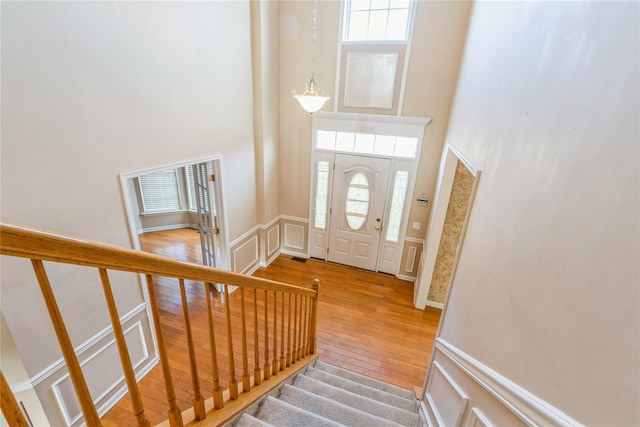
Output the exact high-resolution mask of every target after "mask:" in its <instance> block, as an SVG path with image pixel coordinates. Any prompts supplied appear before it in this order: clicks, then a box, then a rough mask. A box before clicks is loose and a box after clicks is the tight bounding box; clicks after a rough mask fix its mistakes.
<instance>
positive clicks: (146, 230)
mask: <svg viewBox="0 0 640 427" xmlns="http://www.w3.org/2000/svg"><path fill="white" fill-rule="evenodd" d="M180 228H193V229H195V230H197V229H198V225H197V224H171V225H163V226H161V227H148V228H141V229H139V230H138V234H144V233H151V232H154V231H165V230H178V229H180Z"/></svg>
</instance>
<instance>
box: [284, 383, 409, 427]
mask: <svg viewBox="0 0 640 427" xmlns="http://www.w3.org/2000/svg"><path fill="white" fill-rule="evenodd" d="M293 385H295V386H296V387H298V388H301V389H303V390H306V391H308V392H310V393H313V394H316V395H319V396H323V397H326V398H329V399H333V400H335V401H337V402H341V403H343V404H345V405H348V406H351V407H352V408H355V409H359V410H361V411H364V412H368V413H370V414H372V415H376V416H378V417H380V418H384V419H387V420H389V421H393V422H396V423H398V424H401V425H404V426H419V425H420V416H419V415H418V414H417V413H416V412H415V411H413V412H412V411H408V410H406V409H401V408H398V407H396V406H392V405H388V404H386V403H382V402H380V401H378V400H373V399H370V398H368V397H364V396H360V395H358V394H356V393H352V392H350V391H346V390H343V389H341V388H338V387H335V386H332V385H330V384H327V383H323V382H321V381H318V380H316V379H313V378H311V377H308V376H306V375H302V374H299V375H297V376H296V379H295V381H294V382H293Z"/></svg>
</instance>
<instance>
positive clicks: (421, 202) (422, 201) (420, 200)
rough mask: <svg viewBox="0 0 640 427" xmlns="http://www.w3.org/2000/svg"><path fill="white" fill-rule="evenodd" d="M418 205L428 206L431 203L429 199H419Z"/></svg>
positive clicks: (417, 200)
mask: <svg viewBox="0 0 640 427" xmlns="http://www.w3.org/2000/svg"><path fill="white" fill-rule="evenodd" d="M416 203H417V204H418V206H427V204H428V203H429V199H427V198H426V197H418V198H417V199H416Z"/></svg>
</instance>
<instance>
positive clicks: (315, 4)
mask: <svg viewBox="0 0 640 427" xmlns="http://www.w3.org/2000/svg"><path fill="white" fill-rule="evenodd" d="M317 14H318V0H313V44H312V48H311V79H312V80H314V81H315V73H316V20H317Z"/></svg>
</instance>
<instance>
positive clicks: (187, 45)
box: [1, 1, 256, 377]
mask: <svg viewBox="0 0 640 427" xmlns="http://www.w3.org/2000/svg"><path fill="white" fill-rule="evenodd" d="M215 154H222V155H223V162H224V173H225V179H224V182H225V196H226V200H225V204H226V206H227V213H228V215H229V217H230V218H233V221H230V223H229V238H230V239H234V238H237V237H238V236H240V235H242V234H243V233H244V232H245V231H246V230H248V229H250V228H251V227H254V226H255V225H256V200H255V185H256V179H255V171H254V170H255V167H254V146H253V111H252V82H251V50H250V19H249V3H248V2H237V1H215V2H2V159H1V162H2V164H1V166H2V172H1V173H2V176H1V178H2V184H1V185H2V188H1V190H2V211H1V214H2V220H3V221H6V222H13V223H19V224H24V225H27V226H32V227H38V228H42V229H46V230H51V231H55V232H62V233H65V234H70V235H74V236H80V237H83V238H88V239H92V240H98V241H103V242H107V243H112V244H116V245H120V246H130V238H129V236H128V232H127V224H126V218H125V213H124V208H123V202H122V200H121V190H120V187H119V181H118V175H119V174H120V173H123V172H130V171H135V170H141V169H144V168H149V167H154V166H160V165H164V164H170V163H176V162H179V161H184V160H189V159H195V158H202V157H207V156H212V155H215ZM2 267H3V268H2V312H3V314H4V315H5V317H6V320H7V324H8V326H9V328H10V330H11V332H12V334H13V336H14V339H15V343H16V347H17V349H18V351H19V352H20V355H21V357H22V358H23V361H24V365H25V368H26V370H27V372H28V374H29V375H30V376H31V377H33V376H34V375H36V374H38V373H41V372H42V371H43V370H45V369H47V368H48V367H50V366H51V364H52V363H53V362H54V361H56V360H58V358H59V357H60V352H59V350H57V343H56V342H55V338H54V335H53V332H52V329H51V327H50V326H48V321H46V320H45V319H43V316H46V314H45V313H46V311H45V309H44V305H43V303H42V301H41V300H42V298H41V296H40V295H39V291H37V285H36V282H35V280H34V276H33V272H32V271H31V268H30V265H29V263H28V262H22V261H15V260H8V261H7V260H3V263H2ZM53 279H54V280H53V281H54V289H55V291H56V293H57V295H58V297H59V300H60V303H61V309H62V311H63V314H64V315H66V316H67V319H68V326H69V327H70V333H71V337H72V340H73V342H74V345H80V344H81V343H83V342H85V341H86V340H88V339H89V338H90V337H92V336H94V335H95V334H96V333H97V332H98V331H100V330H102V328H104V327H105V326H106V325H107V323H108V316H107V313H106V310H105V307H104V303H103V301H102V300H101V299H100V298H95V297H93V295H101V294H102V291H101V289H100V285H99V282H98V276H97V272H81V273H70V272H68V271H66V270H61V269H56V268H54V272H53ZM114 287H115V293H116V299H117V302H118V304H119V308H120V314H121V315H124V314H125V313H127V312H129V311H130V310H132V309H133V308H135V307H138V306H139V304H140V303H141V302H142V298H143V297H142V291H141V289H140V288H139V286H138V284H137V280H134V279H133V278H130V279H127V280H124V279H123V280H118V281H117V283H114ZM151 350H153V349H151Z"/></svg>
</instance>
